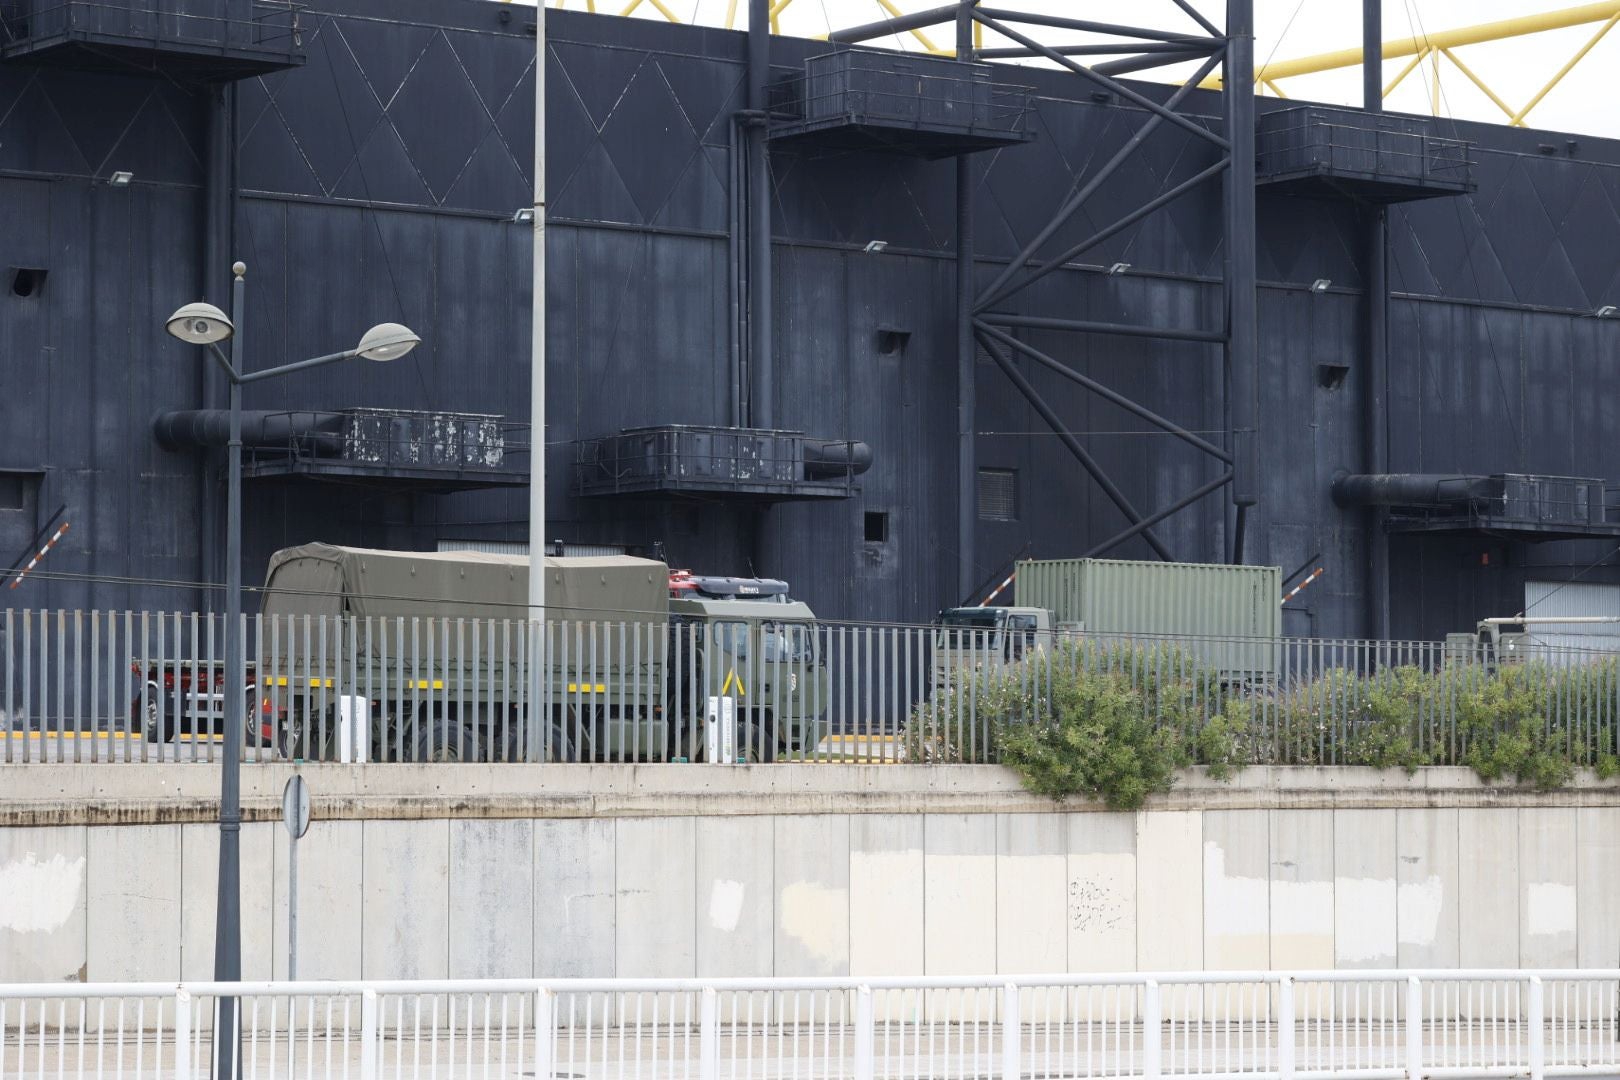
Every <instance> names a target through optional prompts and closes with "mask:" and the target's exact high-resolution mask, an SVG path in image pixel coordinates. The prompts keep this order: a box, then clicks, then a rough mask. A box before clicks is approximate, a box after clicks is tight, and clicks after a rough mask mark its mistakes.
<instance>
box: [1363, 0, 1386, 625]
mask: <svg viewBox="0 0 1620 1080" xmlns="http://www.w3.org/2000/svg"><path fill="white" fill-rule="evenodd" d="M1382 16H1383V12H1382V10H1381V8H1380V4H1379V0H1362V5H1361V49H1362V56H1361V93H1362V107H1363V108H1365V109H1366V110H1367V111H1368V112H1382V111H1383V109H1384V85H1383V84H1384V42H1383V37H1384V30H1383V19H1382ZM1387 214H1388V212H1387V211H1386V210H1385V209H1384V207H1382V206H1378V205H1371V204H1369V205H1368V207H1367V222H1368V224H1367V351H1366V375H1365V377H1364V378H1363V380H1362V386H1363V393H1364V395H1365V398H1364V402H1363V409H1362V420H1363V424H1364V427H1363V439H1364V444H1365V447H1364V449H1365V454H1364V459H1365V463H1366V469H1367V472H1369V473H1371V474H1372V475H1374V476H1382V475H1383V474H1384V473H1387V472H1388V471H1389V414H1388V401H1389V277H1388V271H1389V262H1388V259H1389V244H1388V228H1389V222H1388V217H1387ZM1384 513H1385V511H1384V509H1383V508H1382V507H1372V508H1370V509H1369V510H1368V511H1367V517H1366V524H1365V528H1366V530H1367V590H1366V591H1367V596H1366V601H1367V636H1368V637H1373V638H1387V637H1389V537H1388V535H1387V534H1386V533H1385V532H1384Z"/></svg>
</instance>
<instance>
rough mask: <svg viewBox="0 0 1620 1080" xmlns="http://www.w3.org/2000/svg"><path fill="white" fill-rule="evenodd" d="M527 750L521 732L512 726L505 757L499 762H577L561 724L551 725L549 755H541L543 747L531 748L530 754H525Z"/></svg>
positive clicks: (576, 755) (572, 746)
mask: <svg viewBox="0 0 1620 1080" xmlns="http://www.w3.org/2000/svg"><path fill="white" fill-rule="evenodd" d="M527 749H528V748H527V743H526V740H525V739H524V737H523V732H522V731H520V730H519V729H518V726H517V725H516V724H514V725H512V730H511V731H510V733H508V735H507V736H506V756H505V757H504V758H502V759H501V760H503V761H508V762H527V761H545V762H548V763H555V762H572V761H578V760H579V755H578V754H577V753H576V752H575V750H574V744H573V741H572V740H571V739H569V737H568V732H567V731H565V730H564V729H563V726H562V725H561V724H552V725H551V752H550V753H546V754H544V755H542V752H543V751H544V750H545V747H544V746H536V747H533V753H532V754H530V753H527V752H526V750H527Z"/></svg>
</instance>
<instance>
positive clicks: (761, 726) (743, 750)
mask: <svg viewBox="0 0 1620 1080" xmlns="http://www.w3.org/2000/svg"><path fill="white" fill-rule="evenodd" d="M737 742H738V744H739V745H738V747H737V751H738V753H737V756H738V757H740V758H742V759H743V760H744V761H745V762H747V763H748V764H750V765H770V764H773V763H775V761H776V733H775V732H773V731H772V730H771V726H770V724H768V723H759V722H756V721H752V720H750V721H748V722H746V723H743V724H740V725H738V728H737Z"/></svg>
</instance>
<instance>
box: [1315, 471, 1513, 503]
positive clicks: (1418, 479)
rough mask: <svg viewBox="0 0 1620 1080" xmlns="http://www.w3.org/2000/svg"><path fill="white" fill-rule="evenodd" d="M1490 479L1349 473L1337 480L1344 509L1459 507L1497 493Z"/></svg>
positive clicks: (1335, 490) (1338, 500)
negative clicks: (1458, 505)
mask: <svg viewBox="0 0 1620 1080" xmlns="http://www.w3.org/2000/svg"><path fill="white" fill-rule="evenodd" d="M1492 487H1493V482H1492V478H1491V477H1489V476H1466V475H1458V474H1455V473H1347V474H1343V475H1340V476H1337V477H1335V478H1334V480H1333V501H1334V502H1336V503H1338V504H1339V505H1340V506H1455V505H1456V504H1458V503H1465V502H1468V501H1470V500H1472V499H1483V498H1488V497H1489V496H1491V495H1492V494H1493V493H1497V492H1493V490H1492Z"/></svg>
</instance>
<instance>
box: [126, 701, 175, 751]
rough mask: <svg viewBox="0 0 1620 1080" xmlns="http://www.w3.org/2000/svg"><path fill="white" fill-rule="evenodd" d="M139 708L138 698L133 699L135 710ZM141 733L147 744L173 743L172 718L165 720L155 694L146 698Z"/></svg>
mask: <svg viewBox="0 0 1620 1080" xmlns="http://www.w3.org/2000/svg"><path fill="white" fill-rule="evenodd" d="M140 707H141V700H140V698H136V699H135V708H136V709H137V710H139V709H140ZM141 732H142V734H144V735H145V736H146V741H147V742H174V736H175V730H174V718H173V717H168V718H165V717H164V715H163V708H162V706H161V704H160V703H159V701H158V696H157V695H156V694H148V695H147V697H146V710H145V712H144V714H143V715H142V716H141Z"/></svg>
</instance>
